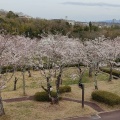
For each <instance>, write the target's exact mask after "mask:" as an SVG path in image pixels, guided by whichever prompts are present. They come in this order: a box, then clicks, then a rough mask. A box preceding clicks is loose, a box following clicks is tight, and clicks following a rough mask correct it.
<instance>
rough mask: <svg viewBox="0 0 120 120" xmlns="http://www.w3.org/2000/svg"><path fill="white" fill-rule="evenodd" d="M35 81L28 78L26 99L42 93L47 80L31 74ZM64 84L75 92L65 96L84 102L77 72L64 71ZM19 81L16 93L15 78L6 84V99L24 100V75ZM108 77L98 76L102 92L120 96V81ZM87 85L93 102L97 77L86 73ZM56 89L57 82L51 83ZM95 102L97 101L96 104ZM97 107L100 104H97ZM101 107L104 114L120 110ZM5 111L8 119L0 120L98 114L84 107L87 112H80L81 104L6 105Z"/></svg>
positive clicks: (46, 118)
mask: <svg viewBox="0 0 120 120" xmlns="http://www.w3.org/2000/svg"><path fill="white" fill-rule="evenodd" d="M31 72H32V77H28V74H27V73H26V74H25V79H26V95H28V96H31V95H34V94H35V93H36V92H41V91H43V90H42V89H41V83H42V84H43V85H44V86H46V79H45V78H44V77H43V76H42V75H41V73H40V72H38V71H31ZM63 73H64V74H63V76H62V79H63V84H64V85H70V86H71V88H72V91H71V92H70V93H65V94H63V95H62V96H63V97H68V98H72V99H78V100H81V96H82V95H81V94H82V90H81V89H80V88H79V87H78V85H77V84H78V78H79V77H78V72H77V69H76V68H65V69H64V71H63ZM16 76H17V77H18V83H17V90H16V91H13V83H14V78H12V80H11V81H10V82H8V83H7V85H6V86H7V87H6V88H5V89H4V90H3V92H2V97H3V99H7V98H16V97H22V96H23V95H22V94H23V92H22V75H21V73H20V72H17V73H16ZM108 77H109V75H108V74H106V73H105V74H104V73H99V74H98V77H97V80H98V88H99V90H105V91H110V92H112V93H116V94H117V95H119V96H120V80H117V81H116V80H114V81H111V82H108V81H107V80H108ZM82 82H85V83H84V84H85V100H86V101H92V100H91V93H92V92H93V91H94V77H92V78H89V77H88V71H86V72H85V74H84V76H83V81H82ZM51 83H52V85H53V91H55V86H54V85H55V84H54V83H55V79H52V80H51ZM94 102H95V101H94ZM96 103H97V102H96ZM97 104H99V105H100V106H101V107H102V108H103V109H104V110H115V109H118V108H120V106H114V107H109V106H107V105H104V104H101V103H97ZM4 108H5V112H6V116H3V117H1V118H0V119H1V120H27V119H29V120H33V119H36V120H37V119H41V120H42V119H44V120H53V119H58V118H61V119H62V118H67V117H73V116H78V115H79V116H83V115H90V114H93V113H94V112H95V111H94V110H92V109H91V108H89V107H87V106H85V109H81V104H80V103H74V102H68V101H61V102H60V104H59V105H53V106H52V105H50V103H44V104H43V103H41V102H35V101H26V102H16V103H4Z"/></svg>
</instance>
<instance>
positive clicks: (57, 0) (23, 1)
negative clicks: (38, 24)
mask: <svg viewBox="0 0 120 120" xmlns="http://www.w3.org/2000/svg"><path fill="white" fill-rule="evenodd" d="M0 9H4V10H7V11H10V10H11V11H14V12H22V13H24V14H27V15H30V16H32V17H39V18H45V19H61V18H62V19H64V18H65V16H67V19H69V20H76V21H101V20H109V19H118V20H119V19H120V0H0Z"/></svg>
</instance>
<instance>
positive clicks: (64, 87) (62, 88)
mask: <svg viewBox="0 0 120 120" xmlns="http://www.w3.org/2000/svg"><path fill="white" fill-rule="evenodd" d="M65 92H71V87H70V86H61V87H60V88H59V93H65Z"/></svg>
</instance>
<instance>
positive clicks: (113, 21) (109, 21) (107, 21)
mask: <svg viewBox="0 0 120 120" xmlns="http://www.w3.org/2000/svg"><path fill="white" fill-rule="evenodd" d="M100 22H106V23H120V20H116V19H113V20H104V21H100Z"/></svg>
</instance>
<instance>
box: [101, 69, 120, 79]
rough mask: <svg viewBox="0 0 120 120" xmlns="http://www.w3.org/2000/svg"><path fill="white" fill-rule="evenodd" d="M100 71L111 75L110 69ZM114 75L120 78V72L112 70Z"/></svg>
mask: <svg viewBox="0 0 120 120" xmlns="http://www.w3.org/2000/svg"><path fill="white" fill-rule="evenodd" d="M100 70H101V71H103V72H106V73H109V74H110V69H109V68H100ZM112 75H115V76H117V77H120V71H118V70H115V69H113V70H112Z"/></svg>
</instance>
